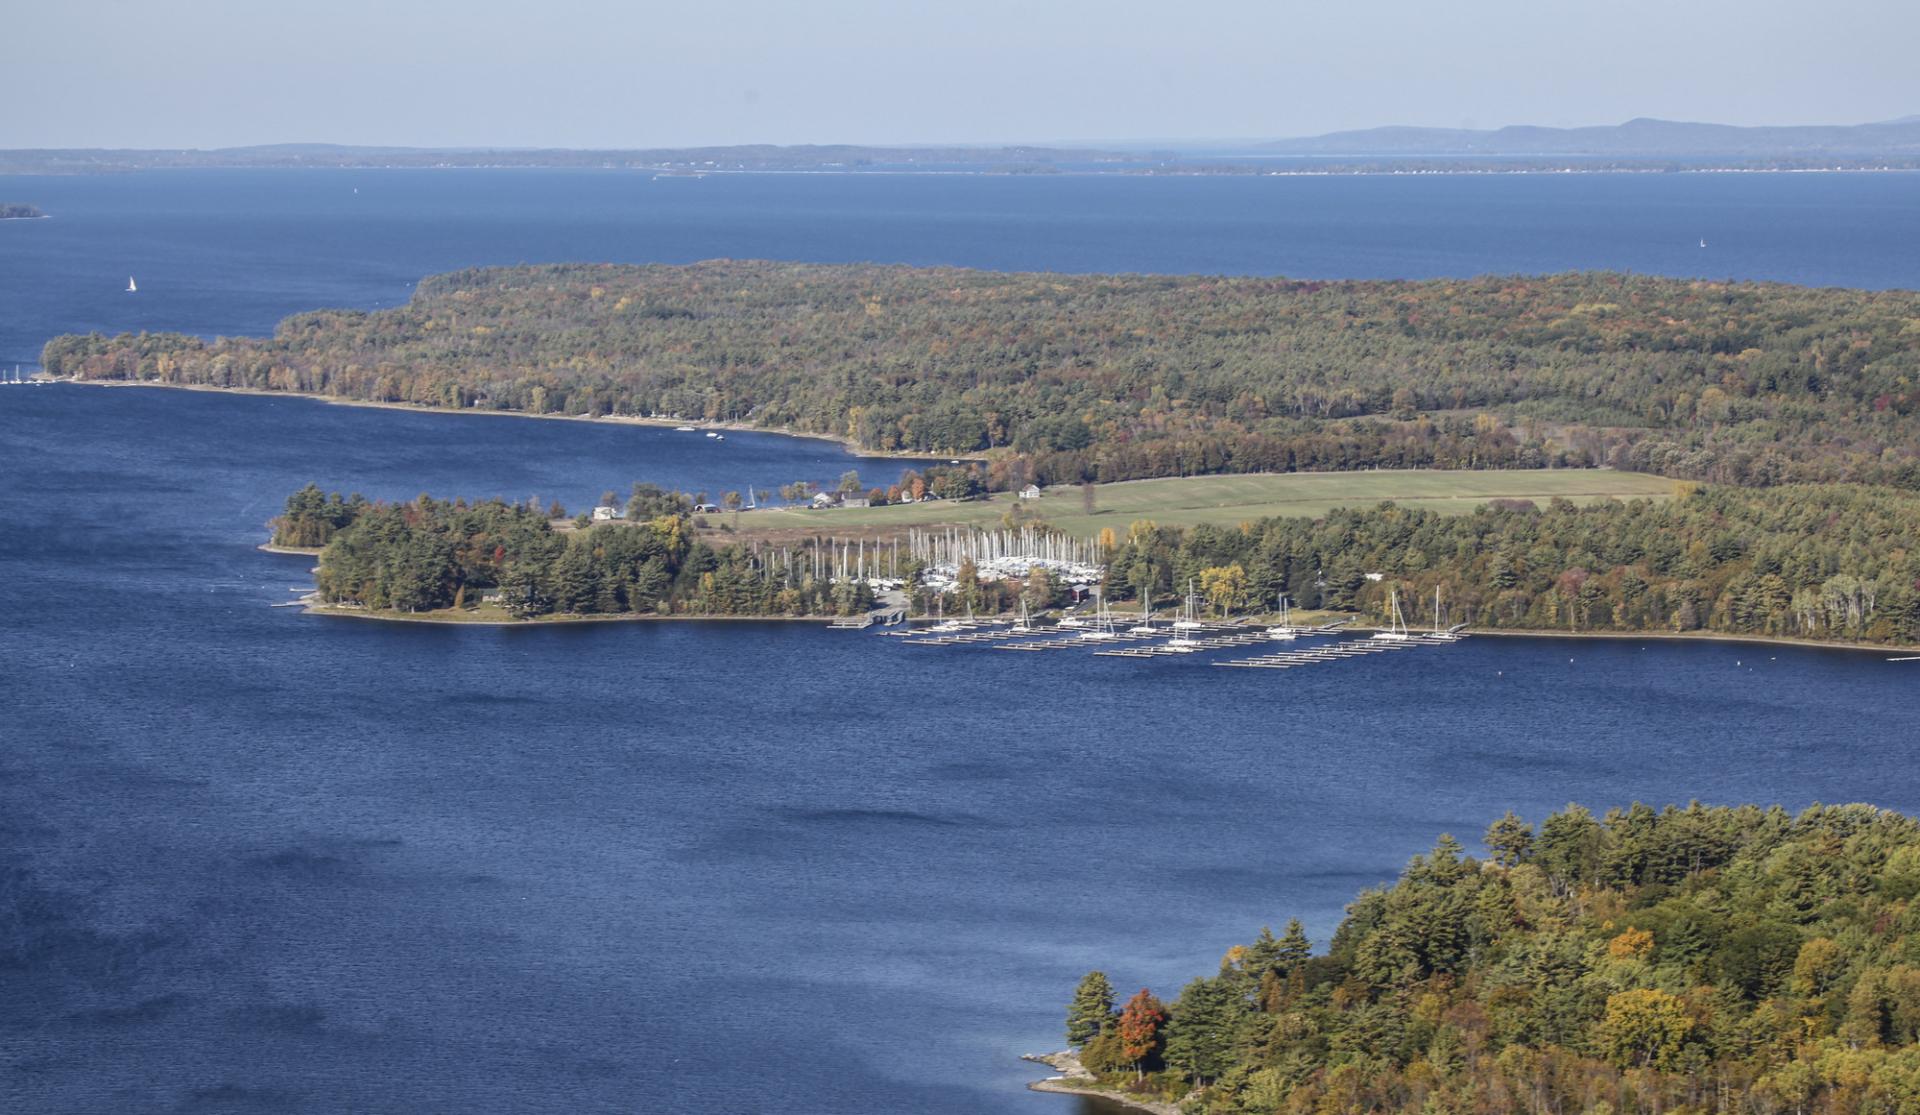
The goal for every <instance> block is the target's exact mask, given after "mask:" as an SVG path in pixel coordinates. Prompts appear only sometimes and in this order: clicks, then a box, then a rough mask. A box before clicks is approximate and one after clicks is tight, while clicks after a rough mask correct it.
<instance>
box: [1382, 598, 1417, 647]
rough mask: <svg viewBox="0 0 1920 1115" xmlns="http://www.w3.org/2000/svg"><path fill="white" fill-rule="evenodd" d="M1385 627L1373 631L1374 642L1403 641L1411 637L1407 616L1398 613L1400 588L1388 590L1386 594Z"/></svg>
mask: <svg viewBox="0 0 1920 1115" xmlns="http://www.w3.org/2000/svg"><path fill="white" fill-rule="evenodd" d="M1387 610H1388V617H1387V629H1386V630H1385V631H1376V632H1374V633H1373V638H1374V641H1375V642H1381V643H1404V642H1408V641H1409V640H1411V639H1412V638H1413V635H1412V634H1410V633H1409V632H1408V631H1407V617H1405V616H1403V615H1401V614H1400V590H1399V589H1392V590H1389V592H1388V595H1387Z"/></svg>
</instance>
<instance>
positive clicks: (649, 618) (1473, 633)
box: [258, 545, 1916, 654]
mask: <svg viewBox="0 0 1920 1115" xmlns="http://www.w3.org/2000/svg"><path fill="white" fill-rule="evenodd" d="M258 549H260V550H261V551H263V552H266V553H280V554H308V553H318V552H319V551H317V550H316V551H306V550H289V549H277V550H276V549H271V548H269V547H268V546H266V545H262V546H260V547H258ZM302 614H303V615H316V616H344V617H347V618H349V619H365V620H382V621H386V622H389V623H428V624H438V625H441V626H445V627H540V626H551V625H555V624H573V623H687V622H691V623H816V624H831V623H833V622H834V621H836V620H840V619H845V618H847V617H845V616H785V615H781V616H772V615H764V616H763V615H716V614H709V613H686V614H680V615H661V614H658V613H649V614H641V613H636V612H623V613H620V614H617V615H598V614H594V615H545V616H536V617H533V618H531V619H491V618H474V619H457V618H453V617H450V616H448V615H447V614H446V613H445V610H444V609H443V610H441V611H435V612H422V613H406V612H392V611H373V610H370V609H366V608H343V607H340V606H339V605H333V604H321V603H318V602H317V601H316V602H313V603H309V604H308V605H307V607H306V608H305V609H303V611H302ZM931 618H932V617H929V616H917V617H910V618H909V619H908V620H907V621H906V626H907V627H908V628H909V629H911V628H912V626H913V624H914V623H915V621H916V620H918V621H923V622H930V621H931ZM985 618H996V617H985ZM997 618H999V619H1002V620H1006V619H1010V618H1011V617H1010V616H1000V617H997ZM1246 622H1247V624H1248V625H1249V626H1254V627H1259V626H1264V625H1267V624H1271V623H1277V622H1278V617H1272V616H1269V617H1265V618H1260V619H1250V620H1248V621H1246ZM875 626H879V625H877V624H876V625H875ZM857 630H864V628H862V629H857ZM1344 630H1346V631H1350V632H1353V633H1355V634H1362V633H1369V632H1374V631H1384V630H1386V629H1385V628H1380V627H1358V626H1354V627H1347V628H1345V629H1344ZM1426 634H1427V632H1426V631H1425V630H1422V629H1415V631H1414V636H1415V638H1422V637H1423V636H1424V635H1426ZM1462 634H1463V636H1465V637H1467V638H1479V637H1481V636H1493V637H1496V638H1509V639H1573V640H1592V639H1598V640H1611V641H1614V642H1632V641H1635V640H1642V641H1644V640H1649V639H1657V640H1660V641H1662V642H1674V643H1729V644H1736V645H1737V644H1742V643H1745V644H1750V645H1754V646H1783V647H1796V648H1799V649H1803V650H1844V651H1854V652H1862V651H1865V652H1877V653H1882V654H1888V653H1896V654H1897V653H1900V652H1903V651H1912V650H1915V649H1916V648H1915V647H1912V646H1904V645H1901V644H1897V643H1855V642H1838V641H1827V640H1821V639H1796V638H1791V637H1788V636H1780V635H1735V634H1721V633H1718V632H1700V633H1694V632H1677V631H1545V630H1530V629H1523V628H1498V629H1492V628H1489V629H1468V630H1467V631H1465V632H1462Z"/></svg>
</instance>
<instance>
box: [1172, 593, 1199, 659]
mask: <svg viewBox="0 0 1920 1115" xmlns="http://www.w3.org/2000/svg"><path fill="white" fill-rule="evenodd" d="M1199 601H1200V598H1199V597H1198V596H1196V595H1194V592H1193V582H1191V581H1189V582H1187V598H1186V599H1185V600H1182V601H1181V602H1180V618H1179V619H1176V620H1174V621H1173V638H1171V639H1168V640H1167V649H1168V650H1171V651H1174V652H1175V653H1178V654H1192V653H1193V652H1194V651H1196V650H1199V649H1200V642H1199V640H1197V639H1195V638H1194V637H1193V633H1194V632H1195V631H1197V630H1199V629H1200V607H1199Z"/></svg>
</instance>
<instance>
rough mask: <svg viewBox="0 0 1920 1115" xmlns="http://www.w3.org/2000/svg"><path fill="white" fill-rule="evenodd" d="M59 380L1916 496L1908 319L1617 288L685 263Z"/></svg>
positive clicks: (840, 432)
mask: <svg viewBox="0 0 1920 1115" xmlns="http://www.w3.org/2000/svg"><path fill="white" fill-rule="evenodd" d="M43 364H44V366H45V368H46V370H47V371H48V372H50V373H52V374H53V375H56V376H69V377H74V378H77V379H80V380H103V381H131V382H144V383H156V384H178V385H211V386H216V387H235V388H250V389H258V390H276V391H296V392H306V393H312V394H317V395H321V396H326V397H331V398H339V399H348V400H358V401H367V402H383V403H407V404H413V405H419V406H428V407H442V408H447V409H460V410H465V409H481V410H497V411H518V412H525V413H530V414H567V415H582V416H598V415H610V414H624V415H639V416H647V415H657V416H676V417H683V418H689V419H703V420H709V421H719V420H728V419H732V420H738V421H742V422H746V423H750V424H754V425H758V426H764V427H770V428H782V429H791V430H795V431H800V432H806V433H814V434H822V435H828V436H833V437H840V438H845V439H848V440H850V441H851V442H853V443H854V444H856V445H858V446H859V447H861V448H862V449H866V450H869V451H874V452H889V451H903V450H913V451H921V452H936V453H942V454H948V453H951V454H960V453H968V454H972V453H984V454H987V455H989V456H990V457H991V458H992V462H993V464H992V469H991V471H990V472H989V474H988V477H987V480H988V483H989V484H990V486H992V487H994V488H996V489H1005V488H1008V487H1018V486H1019V485H1020V484H1024V483H1026V482H1027V481H1029V480H1033V481H1038V482H1039V483H1042V484H1061V483H1076V482H1080V481H1083V480H1097V481H1113V480H1126V479H1137V478H1144V477H1159V476H1179V475H1193V474H1201V473H1218V472H1285V471H1291V470H1308V469H1357V468H1372V467H1391V468H1409V467H1414V468H1417V467H1435V468H1502V467H1519V466H1541V465H1610V466H1613V467H1616V468H1624V469H1633V470H1636V471H1644V472H1655V473H1659V474H1662V475H1666V476H1673V477H1679V478H1685V479H1697V480H1707V481H1713V482H1717V483H1726V484H1737V485H1774V484H1786V483H1809V482H1831V481H1849V482H1861V483H1873V484H1891V485H1898V486H1901V487H1906V488H1920V424H1916V423H1915V422H1914V421H1913V420H1912V416H1913V412H1914V409H1915V407H1916V406H1920V295H1917V294H1915V293H1912V292H1898V291H1888V292H1872V291H1858V290H1839V289H1817V290H1816V289H1809V288H1802V287H1794V286H1787V285H1781V284H1769V283H1715V282H1693V281H1684V280H1675V279H1663V278H1651V277H1644V276H1629V275H1621V274H1611V273H1582V274H1565V275H1554V276H1545V277H1532V278H1526V277H1492V278H1481V279H1470V280H1452V279H1448V280H1431V281H1423V282H1359V281H1345V282H1297V281H1289V280H1284V279H1267V278H1218V277H1202V276H1184V277H1163V276H1143V275H1056V274H1002V273H989V272H980V271H967V270H955V269H927V268H909V267H885V266H867V265H845V266H842V265H807V264H784V263H761V262H726V261H721V262H710V263H701V264H694V265H690V266H644V267H630V266H611V265H557V266H540V267H514V268H498V269H484V270H471V271H462V272H456V273H453V274H448V275H441V276H437V277H434V278H430V279H428V280H426V281H424V282H423V283H422V284H421V285H420V287H419V289H418V290H417V291H416V293H415V295H414V297H413V298H412V299H411V301H409V302H408V303H407V304H406V305H404V306H401V307H397V308H395V309H391V310H381V311H376V312H361V311H347V310H328V311H319V312H314V313H307V314H301V315H297V316H295V317H292V318H289V319H287V320H286V321H284V322H283V323H281V325H280V327H279V328H278V330H277V331H276V332H275V334H274V335H273V336H272V337H269V338H222V339H218V340H214V341H206V340H202V339H200V338H195V337H187V336H182V335H178V334H138V335H121V336H117V337H108V336H103V335H99V334H92V335H85V336H64V337H59V338H55V339H54V340H52V341H50V342H49V343H48V344H47V346H46V349H45V352H44V356H43Z"/></svg>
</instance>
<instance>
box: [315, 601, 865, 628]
mask: <svg viewBox="0 0 1920 1115" xmlns="http://www.w3.org/2000/svg"><path fill="white" fill-rule="evenodd" d="M302 602H303V603H304V602H305V601H302ZM300 614H301V615H303V616H333V617H339V618H344V619H365V620H376V621H380V622H385V623H425V624H433V625H436V626H439V627H555V626H566V625H569V624H577V623H684V622H688V621H692V622H696V623H818V624H830V623H832V622H833V621H834V620H836V619H842V618H845V617H842V616H732V615H696V614H692V613H689V614H686V615H658V614H655V615H642V614H640V613H638V612H622V613H620V614H618V615H545V616H535V617H533V618H532V619H456V618H454V617H452V616H449V615H447V614H446V612H445V611H444V610H442V611H437V612H415V613H409V612H389V611H374V610H372V609H368V608H342V607H340V606H339V605H337V604H322V603H319V602H317V601H315V602H313V603H308V604H307V606H306V607H305V608H302V609H301V610H300Z"/></svg>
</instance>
